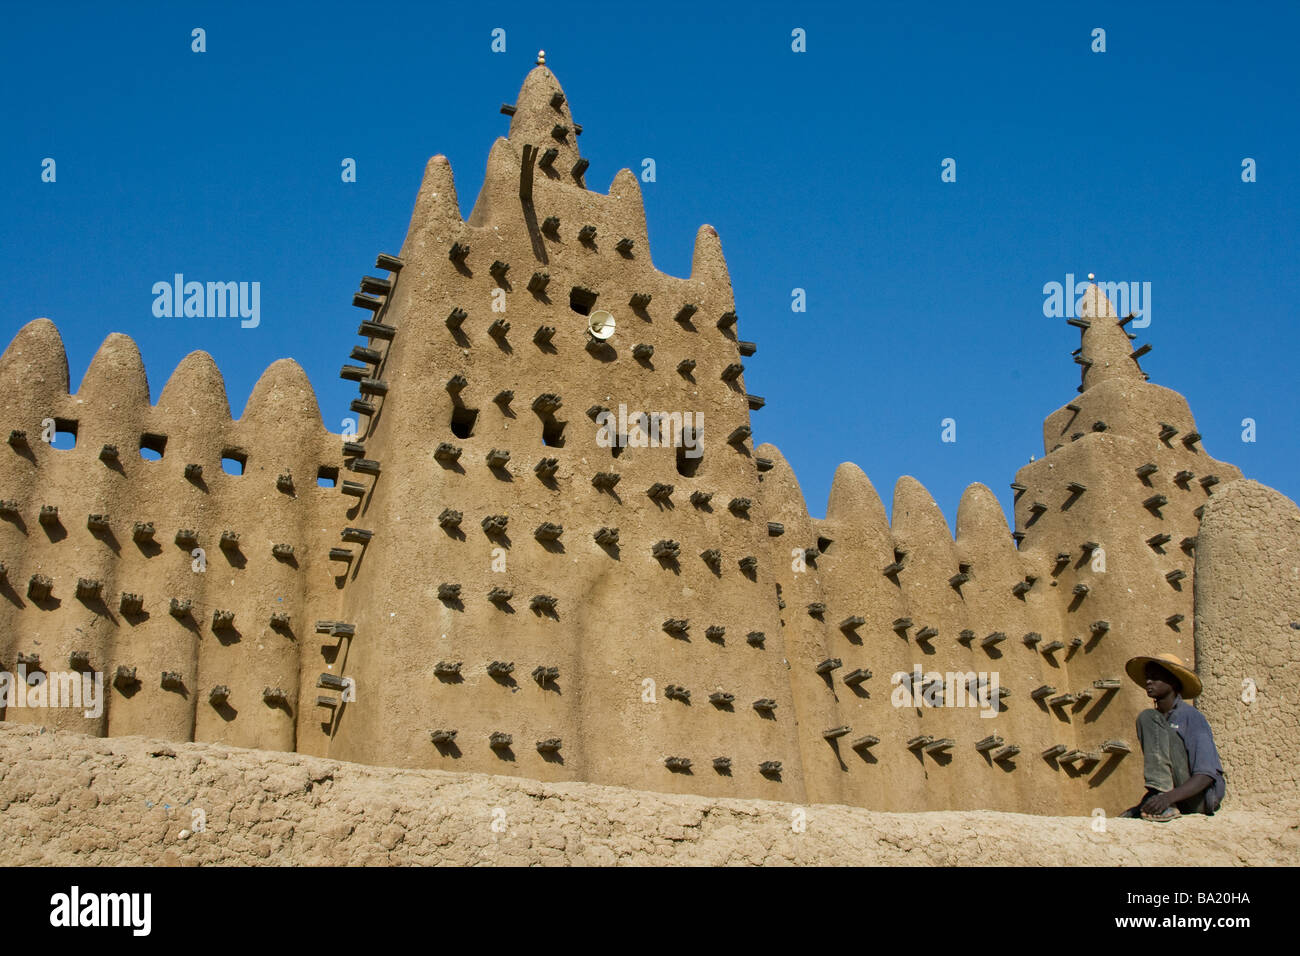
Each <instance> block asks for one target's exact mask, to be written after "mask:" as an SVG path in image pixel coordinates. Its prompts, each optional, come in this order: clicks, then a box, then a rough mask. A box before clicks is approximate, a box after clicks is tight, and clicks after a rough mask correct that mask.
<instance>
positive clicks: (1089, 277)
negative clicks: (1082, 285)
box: [1088, 272, 1097, 282]
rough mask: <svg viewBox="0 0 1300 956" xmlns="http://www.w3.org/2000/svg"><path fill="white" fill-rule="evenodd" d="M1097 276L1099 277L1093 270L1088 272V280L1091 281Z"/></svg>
mask: <svg viewBox="0 0 1300 956" xmlns="http://www.w3.org/2000/svg"><path fill="white" fill-rule="evenodd" d="M1095 278H1097V277H1096V276H1095V275H1093V274H1092V273H1091V272H1089V273H1088V281H1089V282H1091V281H1092V280H1093V279H1095Z"/></svg>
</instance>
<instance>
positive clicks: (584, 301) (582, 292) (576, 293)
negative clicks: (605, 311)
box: [569, 285, 596, 315]
mask: <svg viewBox="0 0 1300 956" xmlns="http://www.w3.org/2000/svg"><path fill="white" fill-rule="evenodd" d="M595 305H596V293H594V292H592V291H591V290H590V289H584V288H583V287H582V286H580V285H575V286H574V287H573V291H572V292H570V293H569V308H571V309H572V310H573V311H574V312H577V313H578V314H579V315H591V310H592V309H593V308H594V307H595Z"/></svg>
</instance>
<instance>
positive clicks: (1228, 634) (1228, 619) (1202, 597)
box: [1196, 481, 1300, 807]
mask: <svg viewBox="0 0 1300 956" xmlns="http://www.w3.org/2000/svg"><path fill="white" fill-rule="evenodd" d="M1196 565H1197V574H1196V649H1197V654H1196V658H1197V661H1198V663H1199V665H1200V667H1199V674H1200V677H1201V680H1202V682H1203V683H1204V685H1205V689H1204V691H1203V693H1202V695H1201V697H1200V699H1199V700H1197V702H1196V703H1197V706H1198V707H1199V708H1200V709H1201V711H1202V712H1203V713H1204V714H1205V716H1206V717H1207V718H1208V719H1209V721H1210V727H1211V729H1212V730H1213V731H1214V736H1215V741H1216V743H1217V744H1218V748H1219V754H1220V756H1221V757H1222V759H1223V769H1224V774H1225V775H1226V777H1227V780H1228V793H1227V797H1226V799H1225V806H1243V807H1257V806H1263V807H1267V806H1276V805H1277V804H1278V803H1279V802H1281V801H1284V800H1286V799H1288V797H1292V796H1294V795H1295V794H1296V793H1300V770H1298V769H1297V768H1296V764H1295V754H1296V753H1297V751H1300V698H1298V697H1297V694H1296V686H1295V685H1296V681H1295V668H1296V661H1298V660H1300V591H1298V590H1297V586H1296V585H1297V582H1300V509H1297V508H1296V505H1295V502H1293V501H1291V500H1290V499H1289V498H1287V497H1286V496H1284V495H1282V494H1280V493H1278V492H1277V491H1274V490H1273V489H1272V488H1269V487H1266V486H1265V485H1261V484H1259V483H1258V482H1255V481H1234V482H1232V483H1231V484H1229V485H1228V486H1227V487H1225V488H1224V489H1223V491H1222V492H1220V493H1219V494H1217V495H1215V497H1214V500H1213V502H1212V503H1211V504H1210V506H1209V507H1207V508H1206V509H1205V520H1204V521H1203V522H1202V523H1201V533H1200V535H1199V537H1198V538H1197V543H1196Z"/></svg>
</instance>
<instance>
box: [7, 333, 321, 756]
mask: <svg viewBox="0 0 1300 956" xmlns="http://www.w3.org/2000/svg"><path fill="white" fill-rule="evenodd" d="M0 383H2V384H3V387H2V388H0V420H3V422H4V423H5V428H4V432H5V435H6V437H8V439H9V443H8V445H7V446H6V447H5V448H4V451H3V453H0V489H2V490H0V497H3V498H5V499H6V500H7V501H9V502H12V503H13V509H12V510H9V511H6V513H5V514H3V515H2V516H0V548H2V549H3V552H2V553H3V557H2V558H0V560H2V561H3V563H4V565H5V575H4V579H3V581H0V588H2V592H0V596H3V598H4V600H3V601H0V662H2V663H3V664H4V669H6V670H9V671H11V672H12V671H13V670H14V669H15V668H16V666H17V664H18V662H19V660H20V657H19V655H24V656H25V657H27V658H30V657H32V656H34V657H36V658H37V659H38V661H39V666H40V667H41V668H43V669H44V670H46V671H65V672H66V671H68V670H70V669H71V667H72V664H71V656H72V655H73V653H74V652H85V653H87V654H88V666H89V667H90V668H91V669H93V670H96V671H99V672H101V673H103V674H104V680H105V685H106V687H105V691H106V693H105V697H106V705H105V707H104V710H103V713H102V715H101V716H100V717H98V718H97V719H95V718H86V717H85V716H83V711H81V710H77V709H60V710H53V711H50V710H42V711H38V710H30V709H21V708H16V707H15V708H9V710H8V712H7V713H5V714H4V718H5V719H6V720H9V721H14V722H18V723H23V722H41V723H53V724H54V725H56V726H60V727H65V728H69V729H76V730H80V731H83V732H89V733H97V734H107V735H112V736H118V735H123V734H138V733H145V732H148V733H152V734H155V735H161V736H165V737H170V738H172V739H178V740H191V739H196V740H213V741H222V742H226V743H231V744H237V745H242V746H255V747H265V748H270V749H277V750H292V749H294V747H295V741H296V736H297V733H296V721H297V719H298V717H299V714H300V707H299V701H298V694H299V685H300V683H301V675H300V674H299V667H300V665H301V660H300V647H301V646H302V645H303V644H304V643H307V642H309V641H310V640H311V637H312V626H311V622H310V617H311V615H312V614H313V613H314V612H316V611H317V610H319V608H320V607H322V606H328V605H329V603H330V602H331V601H332V600H333V594H332V592H333V591H334V584H333V580H332V577H331V576H329V567H328V563H327V562H326V561H324V560H322V557H321V554H322V551H323V550H324V549H325V548H327V547H328V545H327V543H326V542H324V541H322V540H321V536H320V532H319V530H318V525H317V520H316V519H317V517H318V515H319V513H320V510H321V509H320V504H321V503H322V502H323V501H325V500H327V499H328V500H330V501H334V500H337V499H336V498H334V497H333V496H335V495H337V492H336V491H334V492H326V490H325V489H320V488H318V487H317V484H316V473H317V468H318V467H319V466H320V465H321V464H322V463H331V462H332V463H335V464H337V463H338V461H339V458H338V448H337V445H336V444H335V441H332V440H330V438H329V436H328V433H327V432H326V431H325V429H324V428H323V426H322V425H321V422H320V414H319V412H318V411H317V408H316V401H315V397H314V395H313V393H312V390H311V386H310V384H309V383H308V382H307V380H306V377H305V375H304V374H303V372H302V370H301V369H300V368H299V367H298V366H297V365H296V364H295V363H293V362H278V363H276V364H275V365H273V366H271V368H269V369H268V370H267V372H266V373H265V374H264V375H263V376H262V378H261V379H260V380H259V382H258V383H257V385H256V387H255V388H254V390H253V394H252V397H251V398H250V399H249V402H248V407H247V409H246V411H245V415H244V417H243V418H242V419H240V420H239V421H232V420H231V418H230V412H229V406H228V404H227V401H226V395H225V387H224V384H223V382H222V380H221V375H220V373H219V372H218V371H217V369H216V366H215V365H214V364H213V362H212V359H211V358H210V357H209V356H208V355H206V354H204V353H201V352H196V353H193V354H192V355H190V356H188V357H187V358H186V359H185V360H184V361H183V362H182V363H181V365H180V366H179V367H178V368H177V369H176V372H175V373H174V374H173V375H172V377H171V379H170V380H169V381H168V383H167V385H166V387H165V388H164V389H163V392H162V395H161V397H160V398H159V401H158V404H157V406H151V405H150V402H149V389H148V384H147V382H146V380H145V374H144V367H143V364H142V362H141V360H140V355H139V352H138V351H137V349H136V347H135V344H134V343H133V342H132V341H131V340H130V339H128V338H127V337H125V336H122V335H111V336H109V338H108V339H107V340H105V342H104V344H103V346H102V347H101V348H100V350H99V352H98V353H97V354H96V356H95V358H94V360H93V361H92V362H91V365H90V368H89V369H88V370H87V372H86V375H85V377H84V379H83V380H82V383H81V387H80V388H79V389H78V390H77V391H76V392H75V393H74V394H69V391H68V373H67V360H66V357H65V355H64V351H63V344H62V341H61V340H60V338H59V335H58V332H57V330H56V329H55V328H54V325H53V324H52V323H50V322H49V321H48V320H45V319H40V320H37V321H34V322H32V323H30V324H28V325H27V326H25V327H24V328H23V330H22V331H21V332H20V333H19V334H18V335H17V336H16V337H15V339H14V341H13V342H12V343H11V344H10V346H9V348H8V349H7V350H6V351H5V353H4V355H3V357H0ZM47 419H55V420H57V421H58V423H59V424H60V426H61V427H70V428H71V429H72V430H75V432H76V445H75V447H74V448H71V449H66V450H62V449H56V448H53V447H52V446H51V445H50V444H48V443H47V442H45V441H43V440H42V431H43V427H42V422H43V421H45V420H47ZM74 423H75V424H74ZM14 432H20V433H23V434H22V436H21V437H20V436H19V435H17V434H14ZM145 435H152V436H159V437H164V438H165V439H166V442H165V447H164V448H163V457H162V458H161V459H160V460H158V461H146V460H144V459H143V458H142V457H141V455H140V448H141V442H142V436H145ZM106 447H110V448H111V449H115V453H113V452H106V451H105V448H106ZM229 452H234V453H237V454H240V455H243V456H245V457H246V463H245V472H244V474H243V475H241V476H233V475H228V474H225V473H224V472H223V471H222V468H221V458H222V455H223V454H224V453H229ZM187 465H198V466H200V467H201V474H199V473H197V472H195V473H193V477H192V478H191V477H187V476H186V466H187ZM282 474H288V475H292V478H293V489H292V491H288V490H280V489H279V488H278V487H277V480H278V478H279V476H280V475H282ZM45 506H53V507H55V508H57V518H56V519H55V520H52V521H49V522H43V521H42V519H41V510H42V508H43V507H45ZM95 515H97V516H102V517H103V518H104V519H105V520H104V521H103V522H96V523H95V524H96V526H95V527H94V528H92V527H91V516H95ZM137 524H152V526H153V528H152V533H151V534H138V533H137V527H136V526H137ZM182 529H187V530H190V531H193V532H194V534H195V538H194V540H193V541H189V540H186V541H185V542H183V543H182V542H179V541H178V540H177V534H178V532H179V531H181V530H182ZM227 531H231V532H234V533H235V534H237V535H238V536H239V537H238V544H237V547H223V546H222V535H223V534H224V533H225V532H227ZM279 543H287V544H290V545H292V546H293V548H294V556H293V557H291V558H287V559H283V560H282V559H279V558H276V557H274V556H273V554H272V546H273V545H274V544H279ZM195 547H197V548H201V549H203V550H204V551H205V553H206V570H205V571H202V572H198V571H196V570H195V559H194V558H193V557H192V556H191V552H192V550H193V549H194V548H195ZM38 575H39V576H43V577H45V578H48V579H49V581H50V582H51V583H52V591H51V592H50V594H49V596H48V597H44V596H41V595H40V594H39V592H33V591H32V590H31V580H32V578H33V577H34V576H38ZM82 580H84V581H86V582H96V587H95V588H79V582H80V581H82ZM123 595H136V596H138V598H139V607H138V608H136V607H134V606H133V605H132V604H130V603H129V599H126V598H124V597H123ZM173 599H176V600H179V601H189V602H191V607H190V609H189V610H188V612H185V613H184V614H182V615H180V616H176V615H173V614H172V613H171V602H172V600H173ZM218 610H223V611H230V612H233V613H234V620H233V625H232V626H230V627H215V626H214V621H213V615H214V612H216V611H218ZM277 612H280V613H285V614H287V615H289V618H288V624H287V625H286V626H285V627H282V628H273V627H272V625H271V616H272V614H274V613H277ZM119 667H125V668H128V669H134V677H135V679H134V680H133V681H129V680H128V681H122V682H121V683H119V684H118V685H117V686H112V685H113V682H114V681H115V678H116V675H117V670H118V668H119ZM164 672H170V673H172V674H175V675H178V676H179V679H180V682H179V683H178V684H173V685H172V686H169V687H164V686H163V673H164ZM219 685H225V686H226V687H228V688H229V697H228V699H227V700H226V702H225V703H224V704H222V705H221V706H220V707H216V706H213V705H212V704H211V703H210V699H209V698H210V694H211V691H212V689H213V688H214V687H217V686H219ZM267 687H272V688H276V687H278V688H281V689H282V690H283V691H284V692H285V693H286V695H287V700H286V701H285V702H284V703H283V704H277V705H269V704H268V703H266V702H265V701H264V700H263V690H264V689H265V688H267Z"/></svg>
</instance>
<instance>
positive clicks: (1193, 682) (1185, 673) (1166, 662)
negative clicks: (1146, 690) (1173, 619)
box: [1124, 654, 1201, 700]
mask: <svg viewBox="0 0 1300 956" xmlns="http://www.w3.org/2000/svg"><path fill="white" fill-rule="evenodd" d="M1148 663H1155V664H1159V665H1160V666H1161V667H1163V668H1164V669H1165V670H1167V671H1169V673H1171V674H1173V675H1174V676H1175V677H1177V678H1178V679H1179V680H1180V681H1181V682H1182V684H1183V695H1182V696H1183V699H1184V700H1191V699H1192V698H1193V697H1196V696H1198V695H1199V694H1200V693H1201V679H1200V678H1199V677H1197V676H1196V673H1195V672H1194V671H1193V670H1192V669H1191V668H1190V667H1188V666H1187V665H1186V664H1184V663H1183V661H1182V659H1181V658H1178V657H1175V656H1174V655H1173V654H1157V655H1156V656H1155V657H1135V658H1133V659H1132V660H1131V661H1129V662H1128V663H1127V664H1125V665H1124V670H1125V671H1126V672H1127V673H1128V676H1129V677H1131V678H1132V679H1133V681H1134V683H1136V684H1138V685H1140V686H1142V687H1146V685H1147V677H1146V673H1145V671H1146V666H1147V664H1148Z"/></svg>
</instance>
